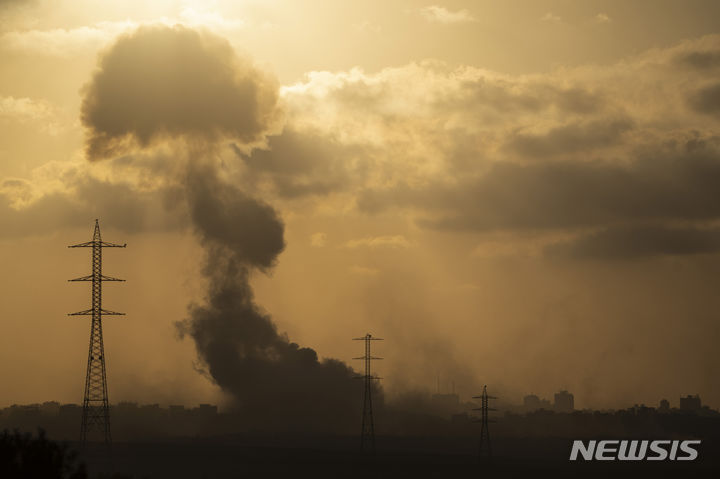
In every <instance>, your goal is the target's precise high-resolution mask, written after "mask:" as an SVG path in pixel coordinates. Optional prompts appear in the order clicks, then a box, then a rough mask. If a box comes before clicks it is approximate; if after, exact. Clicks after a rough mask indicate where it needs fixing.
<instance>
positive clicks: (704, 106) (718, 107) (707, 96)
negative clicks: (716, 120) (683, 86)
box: [688, 83, 720, 116]
mask: <svg viewBox="0 0 720 479" xmlns="http://www.w3.org/2000/svg"><path fill="white" fill-rule="evenodd" d="M688 104H689V105H690V108H692V109H693V110H695V111H697V112H700V113H705V114H708V115H716V116H720V83H715V84H713V85H708V86H706V87H704V88H701V89H699V90H697V91H696V92H694V93H692V94H690V96H689V97H688Z"/></svg>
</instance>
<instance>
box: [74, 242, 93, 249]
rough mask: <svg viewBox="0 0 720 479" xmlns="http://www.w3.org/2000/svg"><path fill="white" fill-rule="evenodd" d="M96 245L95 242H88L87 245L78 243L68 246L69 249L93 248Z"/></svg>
mask: <svg viewBox="0 0 720 479" xmlns="http://www.w3.org/2000/svg"><path fill="white" fill-rule="evenodd" d="M94 245H95V242H94V241H87V242H85V243H78V244H73V245H70V246H68V248H92V247H93V246H94Z"/></svg>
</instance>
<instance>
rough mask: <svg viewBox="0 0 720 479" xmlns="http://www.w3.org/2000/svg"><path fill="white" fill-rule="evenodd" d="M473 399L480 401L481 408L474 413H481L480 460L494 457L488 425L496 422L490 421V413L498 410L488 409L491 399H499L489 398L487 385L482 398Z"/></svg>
mask: <svg viewBox="0 0 720 479" xmlns="http://www.w3.org/2000/svg"><path fill="white" fill-rule="evenodd" d="M473 399H480V407H479V408H474V409H473V411H480V422H481V425H480V447H479V449H478V456H479V457H480V459H483V458H485V457H487V458H491V457H492V446H491V445H490V431H489V430H488V423H489V422H495V421H492V420H490V419H488V411H495V410H496V409H494V408H491V407H488V400H489V399H497V398H496V397H495V396H488V393H487V385H484V386H483V392H482V395H481V396H473Z"/></svg>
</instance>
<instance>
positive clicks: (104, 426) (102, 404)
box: [68, 220, 127, 445]
mask: <svg viewBox="0 0 720 479" xmlns="http://www.w3.org/2000/svg"><path fill="white" fill-rule="evenodd" d="M125 246H127V245H125V244H123V245H119V244H113V243H106V242H105V241H103V240H102V239H101V237H100V224H99V223H98V220H95V232H94V233H93V239H92V241H88V242H87V243H80V244H76V245H72V246H68V248H92V274H89V275H88V276H83V277H81V278H75V279H71V280H69V281H91V282H92V307H91V308H90V309H86V310H85V311H79V312H77V313H70V314H69V315H68V316H92V322H91V323H90V348H89V350H88V362H87V373H86V375H85V396H84V398H83V410H82V426H81V430H80V442H81V443H82V444H83V445H85V443H86V442H87V440H88V433H89V432H91V431H93V430H98V431H100V432H101V433H102V434H103V439H104V441H105V444H107V445H110V442H111V436H110V407H109V403H108V393H107V373H106V371H105V349H104V347H103V334H102V317H103V316H123V315H124V314H125V313H116V312H114V311H108V310H106V309H103V308H102V283H103V281H125V280H124V279H118V278H112V277H110V276H105V275H103V274H102V249H103V248H124V247H125Z"/></svg>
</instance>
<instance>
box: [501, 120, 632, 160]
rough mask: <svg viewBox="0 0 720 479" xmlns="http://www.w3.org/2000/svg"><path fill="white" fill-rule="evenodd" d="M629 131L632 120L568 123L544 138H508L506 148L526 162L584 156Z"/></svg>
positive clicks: (531, 136) (614, 141) (518, 134)
mask: <svg viewBox="0 0 720 479" xmlns="http://www.w3.org/2000/svg"><path fill="white" fill-rule="evenodd" d="M632 127H633V122H632V120H630V119H629V118H622V117H621V118H607V119H602V120H593V121H590V122H579V123H577V122H576V123H569V124H566V125H562V126H557V127H554V128H552V129H550V131H548V132H546V133H543V134H527V133H516V134H513V135H511V136H510V137H509V138H508V140H507V143H506V147H507V148H508V149H510V150H513V151H515V152H516V153H518V154H520V155H522V156H524V157H527V158H534V157H538V156H552V155H558V154H565V153H576V152H580V151H582V152H585V153H587V152H589V151H591V150H594V149H597V148H604V147H609V146H613V145H615V144H617V143H618V142H619V141H620V140H621V139H622V135H623V134H624V133H626V132H627V131H629V130H630V129H632Z"/></svg>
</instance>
